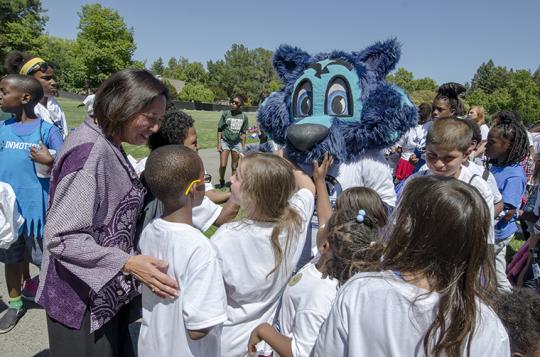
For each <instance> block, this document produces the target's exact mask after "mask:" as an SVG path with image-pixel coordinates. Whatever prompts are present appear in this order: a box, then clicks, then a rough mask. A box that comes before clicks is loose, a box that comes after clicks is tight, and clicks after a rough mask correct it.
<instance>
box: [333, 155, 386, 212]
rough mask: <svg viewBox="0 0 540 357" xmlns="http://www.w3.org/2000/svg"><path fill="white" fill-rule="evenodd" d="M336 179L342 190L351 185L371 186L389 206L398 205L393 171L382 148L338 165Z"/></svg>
mask: <svg viewBox="0 0 540 357" xmlns="http://www.w3.org/2000/svg"><path fill="white" fill-rule="evenodd" d="M336 179H337V181H338V182H339V183H340V185H341V189H342V190H346V189H348V188H350V187H361V186H365V187H369V188H372V189H373V190H375V191H377V193H378V194H379V196H380V197H381V199H382V200H383V202H384V203H386V204H387V205H388V206H390V207H395V206H396V191H395V190H394V181H393V180H392V172H391V170H390V167H389V166H388V163H387V162H386V160H385V158H384V155H383V153H382V151H380V150H370V151H367V152H366V153H365V154H364V155H362V157H361V158H360V159H359V160H357V161H354V162H351V163H342V164H341V165H339V166H338V174H337V177H336Z"/></svg>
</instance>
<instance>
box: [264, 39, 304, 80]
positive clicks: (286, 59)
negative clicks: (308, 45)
mask: <svg viewBox="0 0 540 357" xmlns="http://www.w3.org/2000/svg"><path fill="white" fill-rule="evenodd" d="M311 62H313V58H312V57H311V56H310V55H309V54H308V53H307V52H304V51H303V50H301V49H300V48H298V47H292V46H289V45H281V46H279V47H278V49H277V50H276V51H275V52H274V58H273V60H272V63H273V65H274V68H275V69H276V72H277V73H278V75H279V78H280V79H281V81H282V82H283V83H285V84H287V83H290V82H292V81H295V80H296V78H298V77H299V76H300V74H301V73H302V72H303V71H304V70H305V69H306V67H307V66H308V65H309V64H310V63H311Z"/></svg>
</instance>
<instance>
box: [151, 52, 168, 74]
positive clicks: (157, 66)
mask: <svg viewBox="0 0 540 357" xmlns="http://www.w3.org/2000/svg"><path fill="white" fill-rule="evenodd" d="M150 70H151V71H152V72H153V73H154V74H157V75H160V76H162V75H163V71H164V70H165V66H164V65H163V58H161V57H159V58H158V59H157V60H156V61H155V62H154V63H152V67H150Z"/></svg>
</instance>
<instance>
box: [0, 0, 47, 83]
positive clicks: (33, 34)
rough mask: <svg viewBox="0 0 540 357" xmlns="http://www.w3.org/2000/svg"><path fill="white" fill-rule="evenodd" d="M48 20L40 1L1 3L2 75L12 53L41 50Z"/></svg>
mask: <svg viewBox="0 0 540 357" xmlns="http://www.w3.org/2000/svg"><path fill="white" fill-rule="evenodd" d="M47 20H48V19H47V17H46V16H44V10H43V9H42V7H41V1H40V0H11V1H5V0H2V1H0V73H3V63H4V58H5V56H6V54H7V53H9V52H10V51H12V50H19V51H22V52H27V51H36V50H38V49H39V48H40V46H41V42H40V36H41V34H42V32H43V29H44V28H45V23H46V22H47Z"/></svg>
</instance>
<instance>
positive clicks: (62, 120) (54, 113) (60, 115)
mask: <svg viewBox="0 0 540 357" xmlns="http://www.w3.org/2000/svg"><path fill="white" fill-rule="evenodd" d="M34 112H35V113H36V115H37V116H38V117H40V118H41V119H43V120H45V121H46V122H48V123H51V124H53V125H54V126H56V127H57V128H58V129H59V130H60V132H61V133H62V137H63V138H64V139H65V138H66V136H67V134H68V130H69V129H68V125H67V121H66V115H65V114H64V111H63V110H62V108H61V107H60V104H58V101H57V100H56V98H55V97H47V107H46V108H45V107H44V106H43V104H41V103H38V104H37V105H36V106H35V107H34Z"/></svg>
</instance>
